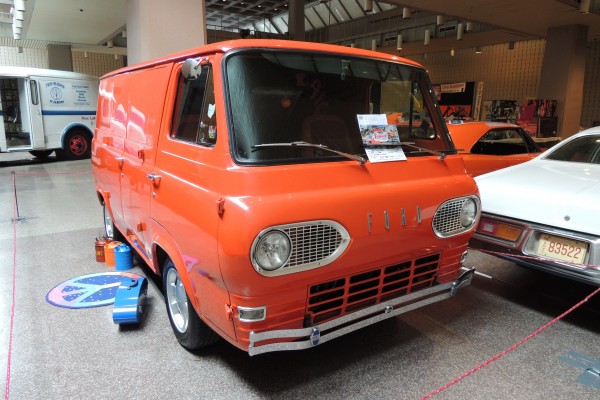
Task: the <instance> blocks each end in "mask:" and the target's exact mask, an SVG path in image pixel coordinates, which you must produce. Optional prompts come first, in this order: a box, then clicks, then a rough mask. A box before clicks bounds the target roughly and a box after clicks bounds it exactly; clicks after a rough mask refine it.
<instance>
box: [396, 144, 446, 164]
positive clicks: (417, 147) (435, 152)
mask: <svg viewBox="0 0 600 400" xmlns="http://www.w3.org/2000/svg"><path fill="white" fill-rule="evenodd" d="M400 146H407V147H410V148H411V149H415V150H419V151H422V152H424V153H429V154H433V155H434V156H438V157H439V158H440V160H443V159H444V158H446V155H447V154H446V153H444V152H441V151H437V150H431V149H425V148H423V147H419V146H415V144H414V142H400Z"/></svg>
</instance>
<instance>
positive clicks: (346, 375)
mask: <svg viewBox="0 0 600 400" xmlns="http://www.w3.org/2000/svg"><path fill="white" fill-rule="evenodd" d="M28 158H30V157H28V155H26V154H20V155H15V154H0V205H1V207H0V268H1V270H2V272H3V274H2V279H0V389H4V391H3V392H4V393H5V400H9V399H14V400H16V399H75V398H77V399H80V398H85V399H107V398H109V399H138V398H139V399H142V398H143V399H160V398H173V399H262V398H269V399H278V398H285V399H293V398H326V399H345V398H363V399H367V398H369V399H418V398H420V397H423V396H425V395H427V394H429V393H431V392H433V391H435V390H436V389H438V388H440V387H441V386H443V385H445V384H447V383H448V382H450V381H452V380H454V379H455V378H457V377H460V376H461V375H463V374H468V375H467V376H466V377H465V378H464V379H463V380H461V381H460V382H458V383H456V384H454V385H452V386H451V387H449V388H448V389H446V390H444V391H442V392H440V393H439V394H437V395H436V396H434V398H439V399H502V400H506V399H597V398H599V397H600V390H596V389H592V388H591V387H589V386H586V385H583V384H581V383H578V382H577V378H578V376H580V375H581V374H582V373H583V372H584V371H583V369H581V368H577V367H575V366H572V365H570V364H568V363H566V362H564V361H561V360H560V357H561V356H563V355H565V354H566V353H567V352H569V351H576V352H578V353H581V354H584V355H587V356H589V357H591V358H592V359H595V360H598V359H600V322H598V321H600V295H597V296H594V297H593V298H592V299H591V300H590V301H588V302H587V303H585V304H584V305H583V306H581V307H580V308H578V309H577V310H576V311H573V312H572V313H571V314H569V315H568V316H567V317H566V318H564V319H561V320H560V321H558V322H556V323H555V324H553V325H551V326H550V327H548V328H547V329H546V330H544V331H542V332H541V333H540V334H538V335H536V336H534V337H533V338H531V340H528V341H526V342H524V343H523V344H522V345H520V346H518V347H516V348H515V349H514V350H513V351H510V352H508V353H507V354H505V355H504V356H503V357H500V358H498V359H497V360H496V361H493V362H491V363H489V364H488V365H487V366H485V367H483V368H481V369H478V370H477V371H475V372H472V373H471V374H469V372H470V371H472V369H474V368H476V367H478V366H480V365H481V364H482V363H484V362H486V361H488V360H490V359H491V358H492V357H493V356H495V355H497V354H499V353H501V352H503V351H504V350H505V349H508V348H511V346H514V345H515V344H517V343H518V342H519V341H520V340H522V339H524V338H525V337H527V336H528V335H530V334H532V333H533V332H535V331H536V330H537V329H538V328H540V327H542V326H544V325H545V324H547V323H548V322H550V321H551V320H552V319H553V318H555V317H556V316H558V315H560V314H561V313H563V312H564V311H566V310H568V309H569V308H570V307H572V306H573V305H574V304H576V303H577V302H578V301H579V300H581V299H583V298H584V297H585V296H586V295H588V294H590V293H592V292H593V291H594V290H595V288H594V287H591V286H586V285H581V284H576V283H573V282H568V281H565V280H562V279H559V278H555V277H553V276H550V275H546V274H543V273H538V272H535V271H531V270H527V269H523V268H520V267H518V266H516V265H514V264H512V263H509V262H506V261H502V260H499V259H496V258H494V257H491V256H488V255H484V254H481V253H478V252H472V253H471V254H470V256H469V260H468V261H469V264H470V265H473V266H475V267H477V269H478V271H481V272H482V273H485V274H488V275H491V276H492V277H493V278H492V279H488V278H485V277H483V276H481V275H479V276H476V277H475V279H474V280H473V284H472V285H471V286H470V287H468V288H466V289H464V290H463V291H461V292H460V293H459V295H458V296H457V297H455V298H453V299H450V300H447V301H445V302H442V303H437V304H434V305H431V306H428V307H426V308H423V309H420V310H418V311H413V312H411V313H408V314H405V315H403V316H400V317H397V318H393V319H391V320H387V321H384V322H382V323H379V324H377V325H374V326H371V327H368V328H365V329H363V330H360V331H358V332H355V333H353V334H350V335H347V336H345V337H342V338H339V339H336V340H334V341H332V342H330V343H327V344H324V345H322V346H319V347H317V348H315V349H312V350H309V351H303V352H287V353H271V354H266V355H262V356H257V357H252V358H251V357H249V356H248V355H247V354H246V353H244V352H242V351H240V350H237V349H236V348H234V347H232V346H231V345H229V344H228V343H225V342H219V343H217V344H216V345H214V346H212V347H210V348H208V349H206V350H205V351H202V352H198V353H196V354H193V353H190V352H187V351H186V350H184V349H183V348H182V347H181V346H179V345H178V343H177V341H176V340H175V337H174V336H173V334H172V332H171V328H170V326H169V323H168V319H167V316H166V312H165V310H164V303H163V298H162V295H161V294H160V292H159V291H158V290H157V288H156V287H155V286H154V285H153V284H150V286H149V292H148V297H147V302H146V306H145V313H144V319H143V322H142V324H141V326H139V327H136V328H126V329H124V328H119V327H118V326H117V325H115V324H114V323H113V321H112V307H97V308H88V309H67V308H61V307H56V306H53V305H50V304H49V303H48V302H47V301H46V294H47V293H48V292H49V291H50V290H51V289H52V288H53V287H54V286H56V285H57V284H59V283H60V282H63V281H65V280H67V279H70V278H73V277H77V276H81V275H86V274H92V273H97V272H107V271H108V269H107V268H106V267H105V266H104V265H103V264H101V263H97V262H96V261H95V257H94V238H95V237H96V236H99V235H100V234H101V232H102V213H101V208H100V206H99V204H98V201H97V199H96V196H95V194H94V187H93V183H92V178H91V174H90V163H89V160H85V161H75V162H57V161H55V160H54V159H51V160H50V162H47V163H40V162H36V161H32V160H31V159H29V160H27V159H28ZM13 171H14V172H16V174H12V172H13ZM15 188H16V193H17V199H18V202H17V204H18V216H19V217H20V218H22V219H21V220H19V221H18V222H17V223H16V224H15V223H13V218H14V217H15V215H16V207H15V201H14V198H15V195H14V194H15ZM133 272H135V273H139V274H145V273H147V270H145V269H142V268H140V267H138V266H136V267H135V268H134V269H133Z"/></svg>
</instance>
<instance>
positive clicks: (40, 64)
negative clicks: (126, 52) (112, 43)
mask: <svg viewBox="0 0 600 400" xmlns="http://www.w3.org/2000/svg"><path fill="white" fill-rule="evenodd" d="M72 55H73V71H75V72H81V73H84V74H88V75H93V76H102V75H104V74H106V73H107V72H110V71H113V70H115V69H119V68H122V67H123V66H124V65H123V57H119V58H118V59H115V56H114V55H112V54H99V53H89V52H88V56H87V58H86V57H85V53H84V52H82V51H73V52H72ZM0 59H1V60H2V65H4V66H8V67H30V68H48V50H46V49H36V48H27V47H24V48H23V53H19V52H18V51H17V48H16V47H5V46H0Z"/></svg>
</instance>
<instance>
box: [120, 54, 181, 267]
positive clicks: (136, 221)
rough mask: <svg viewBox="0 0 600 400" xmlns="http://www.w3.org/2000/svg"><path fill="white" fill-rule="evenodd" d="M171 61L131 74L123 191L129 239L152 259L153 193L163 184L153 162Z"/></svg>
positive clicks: (122, 181)
mask: <svg viewBox="0 0 600 400" xmlns="http://www.w3.org/2000/svg"><path fill="white" fill-rule="evenodd" d="M171 69H172V64H168V65H161V66H158V67H155V68H150V69H142V70H140V71H135V72H132V73H131V74H129V86H128V92H129V111H128V114H127V115H128V119H127V126H126V138H125V146H124V149H123V169H122V179H121V194H122V201H123V218H124V220H125V225H126V226H127V228H128V235H129V239H130V242H131V243H132V244H133V245H134V246H136V247H138V250H140V252H141V253H142V254H145V255H146V256H147V257H148V259H152V252H151V245H152V232H151V229H152V223H151V221H150V214H151V211H150V206H151V196H152V195H153V192H154V190H155V188H156V187H158V185H159V184H160V178H158V177H155V175H154V173H153V170H154V163H155V158H156V145H157V141H158V133H159V130H160V124H161V116H162V114H163V105H164V98H165V93H166V91H167V86H168V83H169V77H170V73H171Z"/></svg>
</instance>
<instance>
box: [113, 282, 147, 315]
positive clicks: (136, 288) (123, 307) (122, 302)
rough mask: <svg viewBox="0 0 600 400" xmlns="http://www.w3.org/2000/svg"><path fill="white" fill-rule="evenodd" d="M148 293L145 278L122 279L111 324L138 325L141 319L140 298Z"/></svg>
mask: <svg viewBox="0 0 600 400" xmlns="http://www.w3.org/2000/svg"><path fill="white" fill-rule="evenodd" d="M147 291H148V281H147V280H146V278H138V279H132V278H127V279H124V280H123V281H122V282H121V284H120V285H119V289H118V290H117V294H116V296H115V305H114V309H113V322H114V323H115V324H119V325H121V324H139V323H140V322H141V319H142V298H141V297H142V296H143V295H146V293H147Z"/></svg>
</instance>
